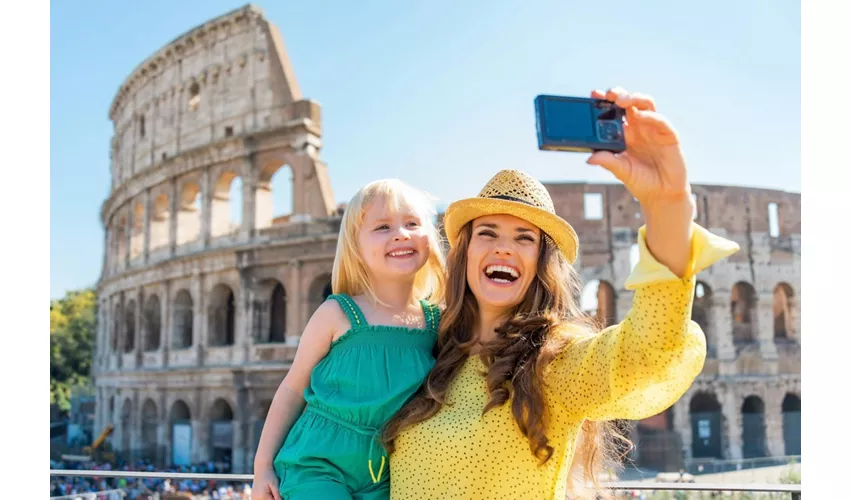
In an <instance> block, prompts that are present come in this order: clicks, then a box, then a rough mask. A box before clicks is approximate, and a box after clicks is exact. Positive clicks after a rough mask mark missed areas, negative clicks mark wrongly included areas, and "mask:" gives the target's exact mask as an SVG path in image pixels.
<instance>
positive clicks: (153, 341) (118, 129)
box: [93, 5, 800, 472]
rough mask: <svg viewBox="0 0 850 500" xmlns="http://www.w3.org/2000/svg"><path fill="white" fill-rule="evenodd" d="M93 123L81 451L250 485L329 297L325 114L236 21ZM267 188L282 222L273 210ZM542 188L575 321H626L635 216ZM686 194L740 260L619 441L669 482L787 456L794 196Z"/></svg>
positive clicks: (266, 40)
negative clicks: (102, 177)
mask: <svg viewBox="0 0 850 500" xmlns="http://www.w3.org/2000/svg"><path fill="white" fill-rule="evenodd" d="M109 118H110V119H111V120H112V122H113V125H114V135H113V139H112V143H111V179H112V185H111V189H110V193H109V196H108V198H107V199H106V200H105V201H104V203H103V205H102V209H101V218H102V222H103V224H104V228H105V242H104V244H105V249H106V251H105V257H104V262H103V271H102V275H101V278H100V281H99V283H98V287H97V290H98V296H99V313H98V314H99V316H98V330H97V340H96V354H95V364H94V369H93V372H94V373H93V374H94V379H95V386H96V398H97V410H96V419H95V425H96V432H97V431H99V430H101V429H103V428H105V427H106V426H108V425H112V426H113V428H114V432H113V433H112V434H111V436H110V438H109V442H110V446H111V448H112V449H113V450H115V451H116V452H117V453H118V454H119V455H120V456H122V457H124V458H130V457H139V458H146V459H150V460H152V461H154V462H158V463H167V464H190V463H198V462H203V461H208V460H215V461H223V462H229V463H231V464H232V470H233V471H234V472H247V471H250V470H251V468H252V460H253V453H254V450H255V449H256V444H257V442H258V440H259V432H260V430H261V429H262V424H263V421H264V418H265V415H266V412H267V411H268V408H269V405H270V403H271V400H272V398H273V396H274V392H275V390H276V388H277V386H278V384H279V383H280V381H281V379H282V378H283V376H284V374H285V373H286V370H287V367H288V366H289V365H290V363H291V362H292V359H293V357H294V354H295V350H296V347H297V345H298V339H299V332H300V331H301V329H302V328H303V327H304V325H305V324H306V322H307V320H308V318H309V317H310V315H311V314H312V312H313V311H314V310H315V309H316V308H317V307H318V305H319V304H321V302H322V301H323V300H324V299H325V298H326V297H327V295H328V294H329V293H330V271H331V265H332V261H333V254H334V250H335V246H336V241H337V238H338V230H339V222H340V215H339V210H338V208H337V203H336V200H335V197H334V194H333V192H332V190H331V188H330V182H329V171H328V167H327V166H326V165H325V164H324V163H323V162H322V160H321V159H320V150H321V146H322V141H321V137H322V131H321V125H322V124H321V108H320V106H319V104H318V103H316V102H314V101H311V100H309V99H305V98H303V97H302V94H301V91H300V89H299V87H298V84H297V81H296V78H295V74H294V71H293V69H292V66H291V64H290V62H289V59H288V57H287V54H286V51H285V48H284V44H283V40H282V37H281V35H280V33H279V31H278V29H277V28H276V27H275V26H274V25H272V24H271V23H270V22H269V21H268V20H267V19H265V18H264V16H263V13H262V11H261V10H260V9H258V8H256V7H254V6H251V5H248V6H245V7H243V8H240V9H237V10H235V11H232V12H230V13H227V14H225V15H223V16H221V17H218V18H216V19H213V20H211V21H208V22H207V23H205V24H203V25H201V26H198V27H196V28H194V29H192V30H190V31H188V32H187V33H185V34H183V35H181V36H180V37H178V38H177V39H175V40H174V41H172V42H171V43H169V44H168V45H166V46H165V47H163V48H161V49H160V50H159V51H157V52H156V53H155V54H153V55H152V56H150V57H149V58H148V59H147V60H145V61H144V62H142V63H141V64H140V65H139V66H138V67H137V68H136V69H135V70H134V71H133V72H132V73H131V74H130V76H129V77H128V78H127V79H126V80H125V81H124V82H123V83H122V85H121V87H120V89H119V91H118V93H117V95H116V96H115V98H114V100H113V102H112V105H111V107H110V109H109ZM280 175H283V176H285V177H284V178H285V179H287V180H288V184H287V185H288V187H289V189H290V190H291V193H290V194H291V200H292V202H291V210H284V211H281V207H275V206H274V203H273V200H274V197H273V196H272V177H273V176H280ZM547 187H548V189H549V190H550V192H551V194H552V197H553V199H554V201H555V204H556V208H557V210H558V212H559V213H560V214H561V215H562V216H564V217H565V218H567V219H568V220H570V221H571V222H572V223H573V224H574V227H575V228H576V231H577V232H578V233H579V235H580V238H581V242H582V244H581V255H580V257H579V261H578V263H577V266H578V268H579V269H580V271H581V274H582V276H583V278H584V279H585V282H586V287H585V292H584V293H583V294H582V304H583V307H584V308H585V309H586V310H588V311H591V312H592V313H594V314H596V315H598V316H599V318H600V319H602V320H603V321H606V322H609V323H610V322H615V321H618V320H620V319H622V318H623V316H624V315H625V313H626V311H627V309H628V306H629V304H630V301H631V293H630V292H629V291H627V290H625V288H624V282H625V280H626V277H627V276H628V273H629V272H630V269H631V266H632V265H633V262H632V261H633V258H634V255H635V248H636V247H635V241H636V235H637V230H638V228H639V227H640V225H641V224H642V219H641V214H640V210H639V209H640V206H639V205H638V204H637V203H636V202H635V200H634V199H633V198H632V197H631V195H630V194H629V193H628V192H627V191H625V190H624V189H623V188H622V187H621V186H618V185H613V184H587V183H557V184H547ZM693 190H694V193H695V198H696V200H697V207H698V208H697V211H696V212H695V214H694V217H695V220H696V221H697V222H698V223H699V224H701V225H703V226H704V227H708V228H710V229H711V230H712V231H713V232H715V233H716V234H719V235H722V236H725V237H727V238H730V239H732V240H735V241H737V242H738V243H739V244H740V245H741V249H742V250H741V251H740V252H739V253H738V254H736V255H734V256H733V257H731V258H730V259H728V260H726V261H723V262H722V263H719V264H717V265H715V266H713V267H712V268H710V269H709V270H707V271H705V272H704V273H703V274H701V275H700V276H699V279H700V281H699V283H698V286H697V290H696V296H695V298H694V306H693V319H694V320H695V321H697V322H698V323H699V324H700V325H702V327H703V329H704V331H705V332H706V335H707V338H708V342H709V355H708V359H707V361H706V364H705V368H704V370H703V372H702V374H701V375H700V376H699V378H698V379H697V381H696V383H695V384H694V385H693V387H692V388H691V390H689V391H688V393H687V394H686V395H685V396H684V397H683V398H682V399H681V400H680V401H679V402H677V403H676V404H675V406H674V407H672V408H670V409H669V410H667V411H666V412H664V413H662V414H660V415H657V416H655V417H652V418H650V419H646V420H643V421H640V422H637V423H636V425H635V426H633V427H632V430H631V432H632V437H633V438H634V440H635V441H636V442H637V443H638V446H637V448H636V450H635V451H634V452H633V458H634V459H635V461H636V462H637V464H638V465H639V466H642V467H644V468H647V469H653V470H670V469H674V470H675V469H678V468H680V467H683V466H685V465H688V464H691V465H692V464H694V463H697V462H700V461H706V462H712V461H718V460H725V459H739V458H753V457H777V456H786V455H799V453H800V335H799V332H800V316H799V309H798V306H797V304H798V303H799V299H800V294H799V290H800V195H799V194H795V193H786V192H781V191H771V190H762V189H750V188H741V187H725V186H705V185H694V186H693ZM232 205H236V206H235V207H234V206H232ZM285 208H289V207H285ZM286 212H289V213H286ZM234 214H235V215H234Z"/></svg>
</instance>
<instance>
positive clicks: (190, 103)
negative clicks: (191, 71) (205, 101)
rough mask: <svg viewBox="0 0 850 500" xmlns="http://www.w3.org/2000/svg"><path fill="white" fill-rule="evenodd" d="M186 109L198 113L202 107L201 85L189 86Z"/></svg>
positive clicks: (193, 83)
mask: <svg viewBox="0 0 850 500" xmlns="http://www.w3.org/2000/svg"><path fill="white" fill-rule="evenodd" d="M186 107H187V108H188V109H189V111H197V110H198V108H200V107H201V85H200V84H199V83H198V82H192V84H191V85H189V93H188V94H187V101H186Z"/></svg>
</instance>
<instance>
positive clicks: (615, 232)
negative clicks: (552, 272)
mask: <svg viewBox="0 0 850 500" xmlns="http://www.w3.org/2000/svg"><path fill="white" fill-rule="evenodd" d="M545 185H546V188H547V189H548V190H549V193H550V194H551V196H552V200H553V202H554V205H555V210H556V211H557V212H558V214H559V215H561V216H562V217H564V218H565V219H566V220H568V221H569V222H570V224H571V225H572V226H573V227H574V228H575V230H576V233H578V236H579V241H580V242H581V243H580V247H579V248H580V249H579V252H580V259H581V266H582V267H583V268H586V269H587V268H590V269H588V271H587V272H588V275H589V276H594V275H596V274H598V275H599V276H601V277H602V276H610V274H606V273H609V272H610V273H613V275H614V276H615V277H616V279H615V281H616V282H618V283H619V282H620V281H622V280H623V279H625V277H626V276H627V275H628V272H629V261H628V256H629V249H630V247H631V246H632V245H634V244H635V242H636V241H637V230H638V229H639V228H640V227H641V226H642V225H644V224H645V223H646V220H645V218H644V215H643V214H642V213H641V209H640V208H641V207H640V204H639V203H638V202H637V201H636V200H635V199H634V197H632V195H631V194H630V193H629V192H628V191H627V190H626V189H625V187H624V186H623V185H622V184H590V183H546V184H545ZM691 189H692V191H693V193H694V196H695V200H696V205H697V212H696V217H695V221H696V222H697V223H698V224H700V225H701V226H703V227H705V228H707V229H709V230H710V231H712V232H714V233H715V234H718V235H720V236H723V237H726V238H728V239H730V240H733V241H735V242H736V243H738V244H739V245H740V246H741V250H740V251H739V252H737V253H735V254H734V255H732V256H731V257H729V259H728V263H729V265H728V266H725V265H724V266H721V267H723V268H726V267H728V268H729V269H730V273H728V274H729V277H730V279H732V278H734V279H746V280H748V281H751V282H753V283H754V284H756V285H757V289H760V290H761V288H763V289H764V290H768V289H770V288H769V287H771V286H774V285H775V281H776V280H789V281H799V259H800V194H799V193H790V192H785V191H777V190H771V189H758V188H747V187H737V186H713V185H700V184H693V185H692V186H691ZM585 194H595V195H597V198H596V200H597V201H599V197H601V203H590V206H586V204H585ZM591 198H592V196H590V197H588V201H590V199H591ZM772 204H773V205H774V207H775V210H773V213H774V214H775V215H771V211H772V209H771V205H772ZM587 211H593V212H595V213H586V212H587ZM771 218H775V222H774V224H773V228H771ZM611 266H613V267H611ZM608 268H611V269H610V271H606V270H607V269H608ZM771 283H773V285H771ZM758 284H761V285H762V286H761V288H759V286H758ZM724 286H725V285H724Z"/></svg>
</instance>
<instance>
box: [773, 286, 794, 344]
mask: <svg viewBox="0 0 850 500" xmlns="http://www.w3.org/2000/svg"><path fill="white" fill-rule="evenodd" d="M793 301H794V289H793V288H791V285H789V284H788V283H779V284H778V285H776V288H774V289H773V338H774V339H775V340H791V339H793V338H795V333H796V332H794V321H793V318H794V312H795V311H794V307H793Z"/></svg>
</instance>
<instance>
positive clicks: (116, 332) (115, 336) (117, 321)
mask: <svg viewBox="0 0 850 500" xmlns="http://www.w3.org/2000/svg"><path fill="white" fill-rule="evenodd" d="M121 316H122V309H121V304H120V303H117V304H115V303H113V304H112V339H111V346H110V347H112V352H113V353H117V352H118V351H119V349H123V347H124V346H123V345H122V344H121V323H122V321H123V318H122V317H121Z"/></svg>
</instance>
